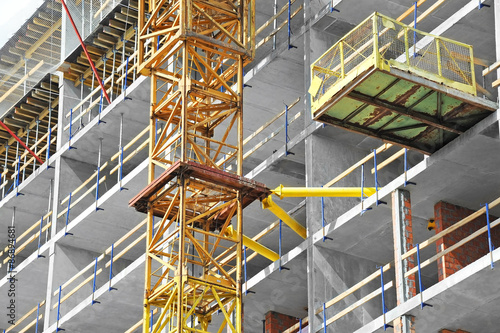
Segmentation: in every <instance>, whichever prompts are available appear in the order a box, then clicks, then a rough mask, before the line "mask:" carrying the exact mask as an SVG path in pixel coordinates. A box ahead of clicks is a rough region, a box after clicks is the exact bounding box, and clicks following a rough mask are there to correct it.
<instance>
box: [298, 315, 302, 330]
mask: <svg viewBox="0 0 500 333" xmlns="http://www.w3.org/2000/svg"><path fill="white" fill-rule="evenodd" d="M299 333H302V318H299Z"/></svg>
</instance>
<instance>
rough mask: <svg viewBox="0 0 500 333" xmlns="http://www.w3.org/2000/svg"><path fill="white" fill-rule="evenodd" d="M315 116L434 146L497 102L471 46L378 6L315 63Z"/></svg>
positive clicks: (416, 145) (426, 149)
mask: <svg viewBox="0 0 500 333" xmlns="http://www.w3.org/2000/svg"><path fill="white" fill-rule="evenodd" d="M309 93H310V94H311V109H312V114H313V118H314V119H315V120H317V121H320V122H323V123H327V124H330V125H334V126H338V127H342V128H345V129H348V130H351V131H354V132H358V133H362V134H365V135H369V136H373V137H377V138H380V139H382V140H384V141H387V142H392V143H396V144H399V145H402V146H404V147H408V148H412V149H416V150H419V151H421V152H423V153H427V154H429V153H433V152H435V151H437V150H438V149H440V148H441V147H443V146H444V145H446V144H447V143H448V142H450V141H451V140H453V139H454V138H456V137H457V136H458V135H460V134H462V133H463V132H464V131H466V130H467V129H469V128H470V127H472V126H473V125H474V124H475V123H477V122H478V121H479V120H481V119H483V118H484V117H486V116H488V115H489V114H490V113H491V111H494V110H496V109H497V105H496V104H495V103H493V102H490V101H488V100H485V99H483V98H478V97H476V80H475V74H474V62H473V51H472V46H470V45H466V44H463V43H459V42H456V41H453V40H450V39H447V38H443V37H438V36H434V35H430V34H427V33H424V32H421V31H419V30H416V29H413V28H411V27H408V26H406V25H405V24H402V23H401V22H398V21H396V20H393V19H391V18H389V17H387V16H384V15H381V14H379V13H374V14H372V15H371V16H370V17H368V18H367V19H366V20H365V21H363V22H362V23H361V24H360V25H358V26H357V27H356V28H354V29H353V30H352V31H351V32H349V33H348V34H347V35H346V36H344V37H343V38H342V39H341V40H340V41H338V42H337V43H336V44H335V45H333V46H332V47H331V48H330V49H329V50H328V51H327V52H325V53H324V54H323V55H322V56H321V57H320V58H319V59H318V60H317V61H316V62H314V63H313V64H312V66H311V86H310V88H309Z"/></svg>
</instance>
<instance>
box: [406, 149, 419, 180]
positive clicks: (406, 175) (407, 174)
mask: <svg viewBox="0 0 500 333" xmlns="http://www.w3.org/2000/svg"><path fill="white" fill-rule="evenodd" d="M404 169H405V170H404V175H405V183H404V185H405V187H406V185H417V183H414V182H409V181H408V149H406V148H405V160H404Z"/></svg>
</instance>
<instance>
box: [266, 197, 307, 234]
mask: <svg viewBox="0 0 500 333" xmlns="http://www.w3.org/2000/svg"><path fill="white" fill-rule="evenodd" d="M262 208H264V209H269V210H270V211H271V212H272V213H273V214H274V215H276V216H277V217H278V218H279V219H280V220H282V221H283V222H285V224H286V225H288V226H289V227H290V228H291V229H292V230H293V231H295V232H296V233H297V234H299V236H300V237H302V238H304V239H306V238H307V230H306V228H304V227H303V226H302V225H301V224H300V223H299V222H297V221H296V220H295V219H294V218H293V217H291V216H290V215H288V214H287V213H286V212H285V211H284V210H283V209H282V208H281V207H280V206H278V205H277V204H275V203H274V202H273V199H272V198H271V195H270V196H268V197H267V198H265V199H264V200H262Z"/></svg>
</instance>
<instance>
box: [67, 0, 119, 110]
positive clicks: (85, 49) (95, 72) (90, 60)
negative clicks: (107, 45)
mask: <svg viewBox="0 0 500 333" xmlns="http://www.w3.org/2000/svg"><path fill="white" fill-rule="evenodd" d="M61 2H62V5H63V7H64V10H65V11H66V14H68V17H69V20H70V21H71V24H72V25H73V28H74V29H75V32H76V36H77V37H78V40H79V41H80V45H81V46H82V48H83V52H85V55H86V56H87V60H88V61H89V63H90V66H91V67H92V71H93V72H94V74H95V77H96V78H97V82H99V85H100V86H101V89H102V92H103V94H104V97H106V100H107V101H108V103H109V104H111V100H110V99H109V96H108V93H107V92H106V89H105V88H104V85H103V83H102V81H101V78H100V77H99V74H97V69H95V66H94V63H93V62H92V59H90V55H89V52H88V51H87V47H86V46H85V44H83V40H82V37H81V36H80V33H79V32H78V29H77V28H76V25H75V22H74V21H73V18H72V17H71V14H70V13H69V9H68V7H66V2H65V1H64V0H61Z"/></svg>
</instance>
